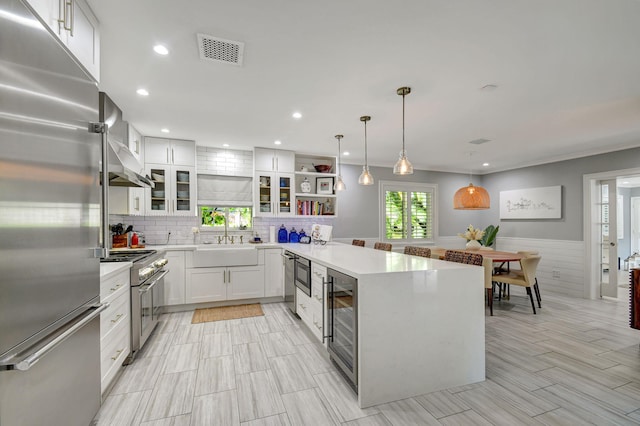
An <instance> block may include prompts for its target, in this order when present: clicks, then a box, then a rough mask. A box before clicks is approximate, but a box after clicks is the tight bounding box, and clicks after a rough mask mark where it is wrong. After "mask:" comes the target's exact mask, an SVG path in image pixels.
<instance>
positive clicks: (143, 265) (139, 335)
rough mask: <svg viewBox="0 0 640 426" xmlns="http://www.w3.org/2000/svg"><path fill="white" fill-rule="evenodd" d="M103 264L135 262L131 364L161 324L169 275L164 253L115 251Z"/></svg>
mask: <svg viewBox="0 0 640 426" xmlns="http://www.w3.org/2000/svg"><path fill="white" fill-rule="evenodd" d="M102 261H103V262H133V266H132V267H131V355H129V358H127V360H126V361H125V364H130V363H131V362H132V361H133V359H134V358H135V356H136V354H137V353H138V351H139V350H140V349H141V348H142V346H144V344H145V342H146V341H147V339H148V338H149V336H150V335H151V332H152V331H153V329H154V328H155V327H156V325H157V324H158V319H159V317H160V314H161V308H162V304H163V301H164V277H165V275H167V273H169V270H168V268H167V266H166V265H167V263H168V262H167V259H166V258H165V257H164V252H158V251H156V250H128V251H116V252H114V251H112V252H110V253H109V258H108V259H102Z"/></svg>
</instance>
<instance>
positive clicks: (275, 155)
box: [254, 148, 296, 173]
mask: <svg viewBox="0 0 640 426" xmlns="http://www.w3.org/2000/svg"><path fill="white" fill-rule="evenodd" d="M254 165H255V169H256V170H257V171H262V172H280V173H293V172H294V171H295V165H296V158H295V153H294V152H293V151H284V150H280V149H266V148H255V150H254Z"/></svg>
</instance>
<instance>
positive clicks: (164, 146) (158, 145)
mask: <svg viewBox="0 0 640 426" xmlns="http://www.w3.org/2000/svg"><path fill="white" fill-rule="evenodd" d="M144 144H145V163H147V164H149V163H153V164H169V165H174V166H192V167H195V165H196V143H195V141H187V140H177V139H164V138H150V137H146V138H145V139H144Z"/></svg>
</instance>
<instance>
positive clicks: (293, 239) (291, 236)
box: [289, 226, 300, 243]
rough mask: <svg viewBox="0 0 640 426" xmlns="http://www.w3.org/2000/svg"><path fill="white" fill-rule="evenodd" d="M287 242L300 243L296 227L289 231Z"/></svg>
mask: <svg viewBox="0 0 640 426" xmlns="http://www.w3.org/2000/svg"><path fill="white" fill-rule="evenodd" d="M289 242H290V243H299V242H300V237H299V235H298V233H297V232H296V227H295V226H294V227H292V228H291V231H289Z"/></svg>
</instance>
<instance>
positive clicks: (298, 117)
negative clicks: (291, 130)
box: [291, 111, 302, 120]
mask: <svg viewBox="0 0 640 426" xmlns="http://www.w3.org/2000/svg"><path fill="white" fill-rule="evenodd" d="M291 116H292V117H293V118H295V119H296V120H299V119H301V118H302V114H300V113H299V112H298V111H296V112H294V113H293V114H291Z"/></svg>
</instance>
